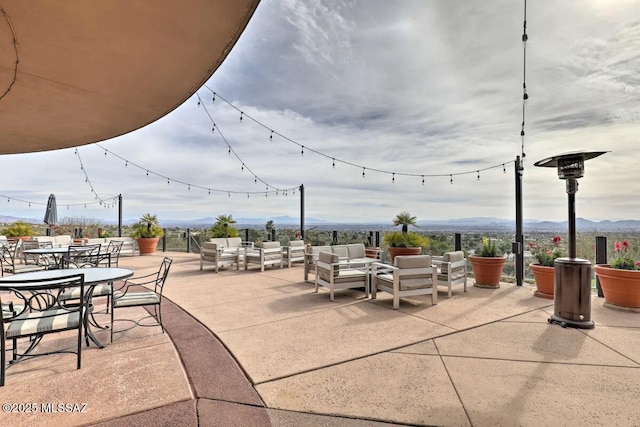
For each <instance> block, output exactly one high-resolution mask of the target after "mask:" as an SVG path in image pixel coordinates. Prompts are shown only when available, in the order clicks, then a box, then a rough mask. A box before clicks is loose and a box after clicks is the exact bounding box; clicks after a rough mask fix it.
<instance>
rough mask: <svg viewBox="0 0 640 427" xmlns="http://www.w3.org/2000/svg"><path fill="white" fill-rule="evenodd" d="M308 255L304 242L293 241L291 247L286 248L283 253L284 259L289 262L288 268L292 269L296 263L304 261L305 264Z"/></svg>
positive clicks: (290, 242) (290, 243)
mask: <svg viewBox="0 0 640 427" xmlns="http://www.w3.org/2000/svg"><path fill="white" fill-rule="evenodd" d="M305 254H306V247H305V245H304V240H291V241H289V245H288V246H287V247H286V248H285V251H284V252H283V255H284V259H285V260H286V261H287V266H288V267H289V268H291V264H292V263H294V262H299V261H302V262H304V257H305Z"/></svg>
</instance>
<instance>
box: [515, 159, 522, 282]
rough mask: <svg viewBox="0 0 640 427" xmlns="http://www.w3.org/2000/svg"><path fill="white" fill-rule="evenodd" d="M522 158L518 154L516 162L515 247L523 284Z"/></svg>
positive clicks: (517, 276) (518, 269) (518, 278)
mask: <svg viewBox="0 0 640 427" xmlns="http://www.w3.org/2000/svg"><path fill="white" fill-rule="evenodd" d="M523 170H524V167H523V165H522V159H520V156H516V163H515V178H516V182H515V186H516V243H518V244H517V245H514V248H515V249H516V250H517V251H518V252H517V253H516V254H515V256H516V265H515V267H516V285H518V286H522V283H523V281H524V250H523V245H524V235H523V222H524V221H523V218H522V171H523Z"/></svg>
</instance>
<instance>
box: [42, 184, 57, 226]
mask: <svg viewBox="0 0 640 427" xmlns="http://www.w3.org/2000/svg"><path fill="white" fill-rule="evenodd" d="M44 223H45V224H48V225H49V229H48V230H47V235H48V236H51V235H53V232H52V231H53V226H54V225H56V224H57V223H58V206H57V205H56V196H55V195H54V194H50V195H49V200H48V201H47V210H46V211H45V213H44Z"/></svg>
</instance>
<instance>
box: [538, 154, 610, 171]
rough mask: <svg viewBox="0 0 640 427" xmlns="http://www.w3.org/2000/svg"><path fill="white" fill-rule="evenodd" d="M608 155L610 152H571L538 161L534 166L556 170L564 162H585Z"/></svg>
mask: <svg viewBox="0 0 640 427" xmlns="http://www.w3.org/2000/svg"><path fill="white" fill-rule="evenodd" d="M604 153H608V151H570V152H567V153H562V154H558V155H556V156H553V157H547V158H546V159H542V160H538V161H537V162H535V163H534V164H533V165H534V166H539V167H545V168H555V167H557V166H558V163H559V162H560V161H562V160H571V159H575V158H581V159H582V160H583V161H584V160H591V159H594V158H596V157H598V156H601V155H603V154H604Z"/></svg>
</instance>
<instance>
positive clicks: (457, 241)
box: [453, 233, 462, 251]
mask: <svg viewBox="0 0 640 427" xmlns="http://www.w3.org/2000/svg"><path fill="white" fill-rule="evenodd" d="M453 250H454V251H461V250H462V234H460V233H456V234H454V235H453Z"/></svg>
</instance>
